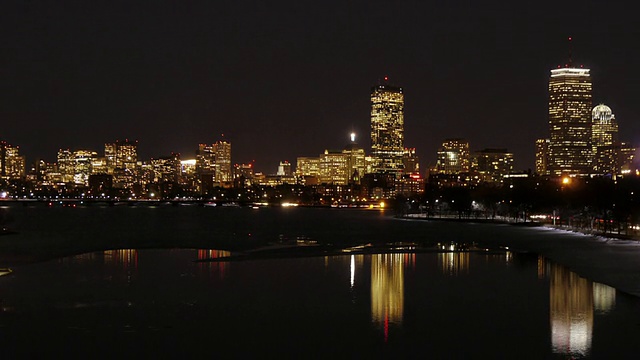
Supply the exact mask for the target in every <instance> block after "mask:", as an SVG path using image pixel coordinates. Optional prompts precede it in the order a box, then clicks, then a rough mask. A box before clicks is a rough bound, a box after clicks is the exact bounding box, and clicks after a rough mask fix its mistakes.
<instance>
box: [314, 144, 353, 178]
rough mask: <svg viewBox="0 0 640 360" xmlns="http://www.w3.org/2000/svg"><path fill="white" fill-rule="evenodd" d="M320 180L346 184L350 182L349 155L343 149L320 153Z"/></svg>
mask: <svg viewBox="0 0 640 360" xmlns="http://www.w3.org/2000/svg"><path fill="white" fill-rule="evenodd" d="M318 165H319V166H318V168H319V169H318V170H319V171H318V181H319V182H320V183H321V184H334V185H346V184H348V183H349V175H350V174H349V170H348V168H347V156H346V155H345V154H344V153H342V151H331V150H325V151H324V154H321V155H320V162H319V164H318Z"/></svg>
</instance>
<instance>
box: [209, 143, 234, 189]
mask: <svg viewBox="0 0 640 360" xmlns="http://www.w3.org/2000/svg"><path fill="white" fill-rule="evenodd" d="M213 152H214V154H215V165H214V167H215V173H214V181H215V182H216V183H223V182H228V181H233V177H232V175H231V143H230V142H228V141H225V140H220V141H218V142H216V143H215V144H213Z"/></svg>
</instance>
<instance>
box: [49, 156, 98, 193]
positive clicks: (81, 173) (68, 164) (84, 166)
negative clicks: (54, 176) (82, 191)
mask: <svg viewBox="0 0 640 360" xmlns="http://www.w3.org/2000/svg"><path fill="white" fill-rule="evenodd" d="M97 155H98V153H96V152H95V151H91V150H76V151H71V150H69V149H60V150H58V158H57V160H58V172H59V173H60V176H61V179H60V181H62V182H64V183H73V184H76V185H84V186H87V185H89V175H91V173H92V171H93V162H94V161H95V159H96V157H97Z"/></svg>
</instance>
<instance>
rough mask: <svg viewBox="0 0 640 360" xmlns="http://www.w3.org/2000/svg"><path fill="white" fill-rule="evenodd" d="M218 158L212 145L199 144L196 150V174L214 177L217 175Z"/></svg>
mask: <svg viewBox="0 0 640 360" xmlns="http://www.w3.org/2000/svg"><path fill="white" fill-rule="evenodd" d="M215 163H216V157H215V153H214V151H213V146H212V145H207V144H198V150H196V173H198V174H204V175H213V173H215V171H216V168H215Z"/></svg>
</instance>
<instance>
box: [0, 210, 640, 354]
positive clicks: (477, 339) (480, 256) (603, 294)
mask: <svg viewBox="0 0 640 360" xmlns="http://www.w3.org/2000/svg"><path fill="white" fill-rule="evenodd" d="M11 210H12V216H13V218H14V221H13V223H12V224H13V226H12V227H13V228H15V229H17V230H18V231H19V234H17V235H10V236H4V237H3V238H1V239H0V241H4V240H5V239H9V237H14V236H15V238H12V239H9V240H7V241H6V242H4V244H3V246H4V249H2V248H1V247H0V249H2V250H0V255H2V254H3V252H4V254H6V253H8V252H11V256H8V257H7V258H8V259H12V260H14V261H15V260H16V259H17V257H16V255H15V254H16V253H19V254H22V257H21V258H20V259H22V261H21V262H16V263H15V264H14V265H12V266H11V268H12V269H13V273H12V274H11V275H8V276H2V277H0V307H1V311H0V358H16V357H17V358H24V357H31V358H35V357H47V358H51V357H55V356H56V355H65V356H68V357H74V358H75V357H83V358H96V357H100V358H112V357H116V356H117V357H122V356H124V357H126V358H133V357H141V356H145V357H151V356H155V357H162V358H167V357H171V358H179V357H195V356H207V357H219V356H224V357H246V356H253V357H275V356H279V355H284V356H287V357H297V358H314V357H323V358H326V357H328V356H335V357H340V358H343V357H355V358H364V357H372V356H373V357H388V356H412V357H413V356H416V357H417V356H419V357H429V358H487V357H491V358H532V359H540V358H572V357H573V358H622V357H624V358H630V357H635V356H636V355H637V354H638V350H640V342H638V341H637V339H638V338H639V337H640V301H639V299H638V298H636V297H633V296H629V295H626V294H624V293H621V292H617V291H616V290H615V289H613V288H611V287H609V286H606V285H603V284H599V283H596V282H592V281H590V280H588V279H584V278H581V277H580V276H578V275H577V274H575V273H573V272H571V271H570V270H568V269H566V268H565V267H563V266H560V265H557V264H555V263H552V262H550V261H547V260H545V259H544V258H543V257H539V256H536V255H519V254H516V253H512V252H509V251H504V252H499V253H484V252H456V251H454V252H443V253H420V254H377V255H342V256H331V257H309V258H283V259H273V260H255V261H240V262H194V260H197V259H199V258H209V257H220V256H227V255H229V254H230V253H229V252H227V251H223V250H208V249H209V248H210V247H203V248H202V249H207V250H197V247H196V249H138V250H136V249H135V248H136V246H135V244H143V245H144V246H143V247H153V245H154V244H158V245H159V246H160V247H174V248H179V247H183V246H189V245H192V244H204V245H206V244H215V243H216V242H217V241H219V240H220V239H223V242H230V241H249V240H247V239H248V238H249V236H248V235H245V233H246V234H249V233H251V237H256V238H259V239H260V238H263V239H268V240H269V241H272V240H277V239H279V238H295V237H305V238H314V239H319V240H320V241H326V239H335V241H336V242H337V241H345V242H346V241H349V242H350V241H354V239H357V240H358V241H362V240H367V239H369V240H371V241H374V242H375V241H383V240H384V239H387V240H385V241H410V240H413V241H423V242H429V241H431V242H434V243H435V242H442V243H445V242H446V243H447V244H449V245H451V244H452V243H453V242H454V241H455V242H457V243H462V242H465V241H467V240H473V239H476V238H477V237H483V236H484V237H486V236H491V234H492V230H491V227H490V226H487V227H485V226H482V227H476V226H468V225H465V224H454V223H449V224H440V225H438V227H436V228H433V227H429V226H430V225H429V224H426V223H423V222H406V221H396V220H393V219H389V218H388V217H384V216H381V215H380V214H379V213H373V212H354V211H351V212H348V211H346V212H345V211H331V210H328V209H260V210H251V209H207V208H202V207H185V208H182V207H180V208H172V207H166V208H164V207H158V208H153V209H152V208H86V209H66V208H59V209H46V208H39V207H37V208H17V209H11ZM519 231H521V230H519V229H516V230H514V232H513V234H514V235H513V236H516V235H518V234H520V232H519ZM465 234H467V237H465V236H464V235H465ZM495 236H506V235H495ZM17 241H22V242H24V243H26V244H29V245H30V246H40V248H44V249H47V251H40V252H39V251H35V250H34V251H32V252H31V254H36V256H35V257H38V258H42V257H46V256H45V255H46V254H48V255H47V256H49V259H46V260H43V261H37V262H27V261H24V259H27V258H29V256H31V255H29V256H27V255H25V254H26V253H25V249H26V248H27V245H24V246H25V247H24V248H20V247H19V246H16V245H12V247H9V245H7V244H12V243H13V242H17ZM260 241H262V239H260ZM107 245H109V246H107ZM120 245H127V248H128V249H129V250H123V249H121V248H120ZM100 247H102V249H100ZM16 248H17V249H18V250H19V251H17V252H16ZM61 248H64V249H63V250H60V249H61ZM86 249H92V250H96V251H87V252H84V250H86ZM105 249H106V250H105ZM54 250H55V251H54ZM65 251H66V252H69V253H71V254H78V255H71V256H61V257H56V256H55V254H63V253H64V252H65ZM1 267H5V266H4V265H3V264H0V268H1Z"/></svg>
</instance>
